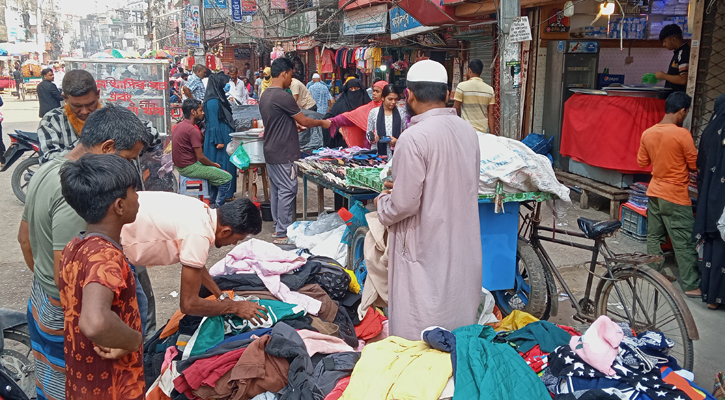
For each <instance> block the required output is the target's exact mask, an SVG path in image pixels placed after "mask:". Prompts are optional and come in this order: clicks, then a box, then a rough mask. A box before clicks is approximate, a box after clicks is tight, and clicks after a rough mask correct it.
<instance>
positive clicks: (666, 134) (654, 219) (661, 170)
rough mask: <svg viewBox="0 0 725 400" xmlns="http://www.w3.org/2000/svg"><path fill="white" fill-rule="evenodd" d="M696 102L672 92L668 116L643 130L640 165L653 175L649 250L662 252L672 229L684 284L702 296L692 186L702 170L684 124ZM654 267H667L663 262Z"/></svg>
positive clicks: (692, 294) (691, 293)
mask: <svg viewBox="0 0 725 400" xmlns="http://www.w3.org/2000/svg"><path fill="white" fill-rule="evenodd" d="M691 102H692V98H691V97H690V96H688V95H687V94H686V93H685V92H675V93H672V94H671V95H670V96H669V97H668V98H667V101H666V102H665V117H664V118H663V119H662V121H661V122H660V123H659V124H657V125H655V126H653V127H651V128H649V129H647V130H646V131H644V133H643V134H642V139H641V141H640V146H639V153H638V154H637V163H638V164H639V166H640V167H647V166H650V165H651V166H652V181H651V182H650V184H649V188H648V189H647V196H649V203H648V204H647V253H649V254H652V255H662V249H661V248H660V246H661V245H663V244H664V243H665V241H666V240H667V235H669V237H670V240H672V247H673V249H674V250H675V260H676V261H677V266H678V268H679V272H680V277H681V278H682V288H683V289H684V290H685V294H686V295H687V296H689V297H700V296H701V295H702V292H701V291H700V272H699V271H698V266H697V251H696V250H695V244H694V243H693V241H692V229H693V226H694V224H695V218H694V217H693V214H692V201H691V200H690V194H689V192H688V186H689V183H690V171H696V170H697V165H696V162H697V149H695V143H694V142H693V140H692V135H691V134H690V131H688V130H687V129H685V128H682V121H684V120H685V116H686V115H687V112H688V110H689V108H690V104H691ZM654 267H655V269H657V270H658V271H662V264H659V265H655V266H654ZM668 278H669V277H668ZM670 280H671V281H674V278H670Z"/></svg>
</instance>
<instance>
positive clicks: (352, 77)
mask: <svg viewBox="0 0 725 400" xmlns="http://www.w3.org/2000/svg"><path fill="white" fill-rule="evenodd" d="M351 79H357V78H355V75H353V76H351V77H349V78H347V79H345V83H344V84H345V85H346V84H347V83H348V82H350V80H351Z"/></svg>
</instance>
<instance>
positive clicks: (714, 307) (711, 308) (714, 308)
mask: <svg viewBox="0 0 725 400" xmlns="http://www.w3.org/2000/svg"><path fill="white" fill-rule="evenodd" d="M718 308H720V304H708V305H707V309H708V310H717V309H718ZM723 394H724V395H725V393H723Z"/></svg>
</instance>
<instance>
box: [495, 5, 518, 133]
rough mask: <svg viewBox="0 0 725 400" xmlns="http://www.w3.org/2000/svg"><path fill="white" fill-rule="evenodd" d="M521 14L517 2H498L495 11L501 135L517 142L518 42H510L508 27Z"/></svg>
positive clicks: (509, 27)
mask: <svg viewBox="0 0 725 400" xmlns="http://www.w3.org/2000/svg"><path fill="white" fill-rule="evenodd" d="M520 15H521V1H520V0H501V10H500V11H499V29H500V31H501V34H500V35H499V54H500V57H499V62H500V68H499V74H500V89H499V90H500V91H501V93H500V98H501V107H500V110H501V115H500V127H501V132H500V134H501V136H504V137H507V138H511V139H519V129H520V126H519V102H520V98H521V43H520V42H513V41H511V24H512V23H513V20H514V18H515V17H518V16H520Z"/></svg>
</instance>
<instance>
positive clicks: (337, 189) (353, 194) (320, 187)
mask: <svg viewBox="0 0 725 400" xmlns="http://www.w3.org/2000/svg"><path fill="white" fill-rule="evenodd" d="M307 181H311V182H312V183H314V184H315V185H317V211H318V215H319V213H321V212H323V211H324V210H325V191H324V189H329V190H332V191H333V192H334V193H335V194H337V195H340V196H342V197H344V198H346V199H348V201H350V206H352V204H353V203H354V202H356V201H363V200H372V199H374V198H375V197H377V196H378V193H377V192H374V191H372V190H364V189H350V188H345V187H342V186H340V185H336V184H334V183H332V182H330V181H328V180H326V179H323V178H321V177H320V176H318V175H315V174H312V173H310V172H307V171H302V185H303V197H302V220H303V221H307Z"/></svg>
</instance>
